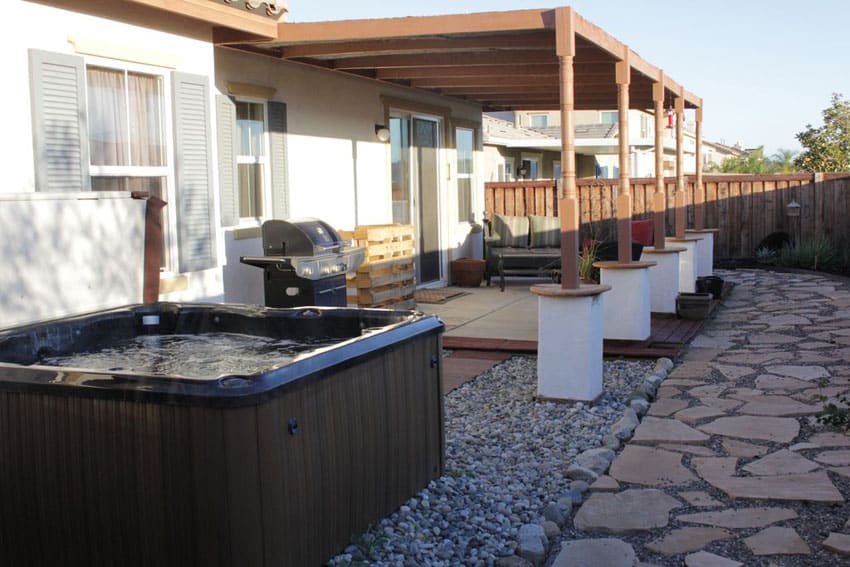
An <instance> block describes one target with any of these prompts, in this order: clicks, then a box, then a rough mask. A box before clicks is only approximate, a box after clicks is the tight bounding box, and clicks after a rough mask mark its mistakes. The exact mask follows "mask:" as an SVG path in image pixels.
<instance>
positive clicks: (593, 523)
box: [573, 488, 681, 534]
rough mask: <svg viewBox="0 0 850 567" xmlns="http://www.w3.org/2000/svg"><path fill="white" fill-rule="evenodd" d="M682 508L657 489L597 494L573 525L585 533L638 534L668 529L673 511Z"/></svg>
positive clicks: (584, 505) (581, 511)
mask: <svg viewBox="0 0 850 567" xmlns="http://www.w3.org/2000/svg"><path fill="white" fill-rule="evenodd" d="M679 506H681V503H680V502H679V501H678V500H676V499H675V498H673V497H672V496H668V495H667V494H665V493H664V492H662V491H660V490H657V489H654V488H650V489H629V490H625V491H623V492H620V493H618V494H606V493H596V494H592V495H591V496H590V498H589V499H588V500H587V502H585V503H584V504H583V505H582V507H581V508H579V511H578V512H577V513H576V515H575V518H574V520H573V522H574V525H575V527H576V529H577V530H579V531H583V532H594V533H609V534H627V533H637V532H642V531H647V530H651V529H654V528H661V527H664V526H666V525H667V524H668V522H669V521H670V510H673V509H674V508H678V507H679Z"/></svg>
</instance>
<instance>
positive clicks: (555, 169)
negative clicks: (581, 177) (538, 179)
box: [552, 161, 561, 179]
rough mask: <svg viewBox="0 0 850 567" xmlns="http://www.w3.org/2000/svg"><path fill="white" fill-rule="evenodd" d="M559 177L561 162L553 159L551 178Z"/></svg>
mask: <svg viewBox="0 0 850 567" xmlns="http://www.w3.org/2000/svg"><path fill="white" fill-rule="evenodd" d="M560 178H561V162H560V161H553V162H552V179H560Z"/></svg>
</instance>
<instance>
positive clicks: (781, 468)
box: [743, 449, 820, 476]
mask: <svg viewBox="0 0 850 567" xmlns="http://www.w3.org/2000/svg"><path fill="white" fill-rule="evenodd" d="M743 468H744V470H745V471H747V472H748V473H750V474H754V475H759V476H765V475H780V474H796V473H807V472H812V471H813V470H817V469H819V468H820V465H818V464H817V463H816V462H814V461H810V460H809V459H807V458H805V457H803V456H801V455H800V454H798V453H795V452H793V451H789V450H788V449H782V450H781V451H777V452H775V453H771V454H769V455H766V456H764V457H762V458H761V459H759V460H757V461H753V462H752V463H750V464H748V465H745V466H744V467H743Z"/></svg>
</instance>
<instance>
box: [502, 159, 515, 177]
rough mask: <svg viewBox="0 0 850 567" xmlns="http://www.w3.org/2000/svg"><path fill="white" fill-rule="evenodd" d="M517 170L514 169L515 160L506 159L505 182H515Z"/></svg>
mask: <svg viewBox="0 0 850 567" xmlns="http://www.w3.org/2000/svg"><path fill="white" fill-rule="evenodd" d="M514 175H516V170H515V169H514V158H512V157H506V158H505V181H513V180H514Z"/></svg>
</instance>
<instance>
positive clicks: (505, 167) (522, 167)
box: [483, 114, 616, 181]
mask: <svg viewBox="0 0 850 567" xmlns="http://www.w3.org/2000/svg"><path fill="white" fill-rule="evenodd" d="M483 130H484V176H485V180H486V181H514V180H516V179H557V178H558V177H560V175H561V137H560V132H552V133H550V134H547V133H544V132H543V131H541V130H538V129H534V128H524V127H522V126H516V125H515V124H514V123H513V122H508V121H506V120H502V119H500V118H496V116H494V115H490V114H485V115H484V117H483ZM580 137H581V132H580V129H579V128H576V152H582V153H584V152H585V151H586V148H584V146H583V145H582V144H583V142H584V140H583V139H582V140H580V139H579V138H580ZM615 145H616V143H615ZM576 168H577V175H578V177H593V176H594V175H595V172H596V159H595V158H594V157H593V156H592V155H581V154H578V153H577V154H576Z"/></svg>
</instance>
